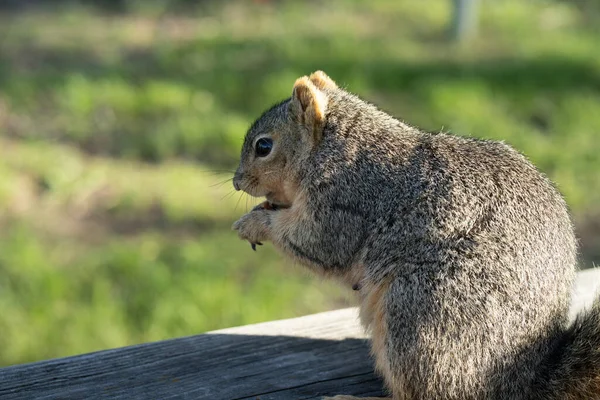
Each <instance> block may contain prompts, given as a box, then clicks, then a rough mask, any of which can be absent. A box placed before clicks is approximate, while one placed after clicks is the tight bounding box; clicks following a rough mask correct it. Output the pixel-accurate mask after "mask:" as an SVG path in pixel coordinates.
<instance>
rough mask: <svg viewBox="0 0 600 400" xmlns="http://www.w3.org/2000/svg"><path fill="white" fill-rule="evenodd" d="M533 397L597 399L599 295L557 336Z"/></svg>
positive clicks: (599, 391) (599, 387)
mask: <svg viewBox="0 0 600 400" xmlns="http://www.w3.org/2000/svg"><path fill="white" fill-rule="evenodd" d="M548 364H550V365H546V367H549V368H548V369H547V372H548V373H547V374H545V377H544V378H543V382H540V389H541V390H540V393H538V396H537V397H536V400H537V399H540V400H541V399H547V400H559V399H560V400H575V399H582V400H583V399H590V400H591V399H600V298H597V299H596V301H595V302H594V304H593V306H592V307H591V308H590V309H588V310H586V311H583V312H581V313H580V314H579V315H578V316H577V318H576V319H575V321H574V322H573V323H572V324H571V326H570V327H568V328H567V329H566V330H565V331H564V332H563V333H562V335H561V337H560V338H559V340H558V343H557V346H556V347H555V350H554V352H553V353H552V354H550V358H549V360H548Z"/></svg>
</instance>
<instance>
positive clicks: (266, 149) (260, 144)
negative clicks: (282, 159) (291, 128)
mask: <svg viewBox="0 0 600 400" xmlns="http://www.w3.org/2000/svg"><path fill="white" fill-rule="evenodd" d="M272 148H273V140H272V139H270V138H260V139H258V141H257V142H256V156H257V157H266V156H268V155H269V153H270V152H271V149H272Z"/></svg>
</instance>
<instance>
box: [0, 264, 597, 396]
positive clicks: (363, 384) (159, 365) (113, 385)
mask: <svg viewBox="0 0 600 400" xmlns="http://www.w3.org/2000/svg"><path fill="white" fill-rule="evenodd" d="M599 289H600V269H596V270H589V271H583V272H580V273H579V276H578V279H577V283H576V285H575V288H574V297H573V314H574V313H575V311H576V310H581V309H582V308H584V307H585V306H586V305H589V304H590V303H591V301H592V300H593V298H594V294H595V293H596V292H597V291H598V290H599ZM340 393H344V394H353V395H357V396H378V395H382V385H381V381H380V380H379V379H378V378H377V377H376V376H375V375H374V374H373V369H372V364H371V361H370V358H369V351H368V346H367V343H366V340H365V335H364V333H363V331H362V329H361V328H360V326H359V324H358V320H357V314H356V310H355V309H352V308H350V309H344V310H337V311H331V312H326V313H321V314H315V315H310V316H306V317H301V318H295V319H290V320H282V321H273V322H266V323H262V324H256V325H250V326H245V327H239V328H231V329H224V330H220V331H215V332H210V333H207V334H204V335H198V336H192V337H185V338H180V339H173V340H167V341H163V342H157V343H149V344H143V345H138V346H131V347H126V348H122V349H114V350H106V351H101V352H97V353H91V354H85V355H80V356H75V357H68V358H62V359H55V360H49V361H42V362H38V363H32V364H25V365H18V366H13V367H7V368H3V369H0V399H3V400H4V399H6V400H12V399H211V400H219V399H236V400H242V399H248V400H249V399H261V400H269V399H270V400H278V399H319V398H320V397H321V396H323V395H333V394H340Z"/></svg>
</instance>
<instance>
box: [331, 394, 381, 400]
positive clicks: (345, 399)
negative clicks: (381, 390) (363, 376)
mask: <svg viewBox="0 0 600 400" xmlns="http://www.w3.org/2000/svg"><path fill="white" fill-rule="evenodd" d="M321 400H392V398H391V397H354V396H347V395H345V394H338V395H337V396H333V397H322V398H321Z"/></svg>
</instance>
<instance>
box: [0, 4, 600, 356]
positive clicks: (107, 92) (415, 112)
mask: <svg viewBox="0 0 600 400" xmlns="http://www.w3.org/2000/svg"><path fill="white" fill-rule="evenodd" d="M459 5H460V4H459V3H457V2H453V1H451V0H421V1H409V0H405V1H400V0H378V1H367V0H364V1H358V0H354V1H348V0H343V1H342V0H321V1H318V0H306V1H275V0H271V1H268V0H263V1H250V0H246V1H242V0H239V1H183V0H179V1H159V0H144V1H128V0H120V1H119V0H112V1H111V0H103V1H100V0H98V1H67V0H62V1H61V0H54V1H51V0H47V1H42V0H38V1H35V0H30V1H27V0H11V1H7V0H0V223H1V225H2V226H1V229H0V236H1V238H0V366H6V365H10V364H15V363H23V362H28V361H33V360H39V359H46V358H51V357H58V356H66V355H71V354H77V353H82V352H89V351H93V350H99V349H105V348H110V347H117V346H124V345H129V344H134V343H140V342H147V341H154V340H160V339H166V338H171V337H176V336H182V335H191V334H196V333H201V332H205V331H208V330H213V329H217V328H222V327H228V326H235V325H241V324H248V323H253V322H259V321H265V320H271V319H279V318H284V317H293V316H299V315H303V314H308V313H312V312H317V311H322V310H327V309H333V308H336V307H344V306H347V305H348V304H349V303H348V301H347V297H346V295H345V294H344V292H343V291H342V290H341V289H340V288H338V287H336V286H335V285H333V284H331V283H329V282H322V281H320V280H319V279H317V278H315V277H312V276H309V274H308V273H306V272H305V271H303V270H302V268H300V267H297V266H293V265H291V264H290V263H289V262H288V261H287V260H285V259H283V258H282V257H280V256H279V255H277V254H276V253H275V252H274V251H273V248H272V246H270V245H269V244H267V245H265V246H263V247H260V248H258V251H257V252H256V253H254V252H252V251H251V249H250V246H249V245H248V244H247V243H244V242H241V241H240V240H238V239H237V237H236V235H235V234H234V233H233V232H231V231H230V226H231V223H232V222H233V221H234V220H236V219H237V218H238V217H239V216H240V215H241V214H242V213H244V212H245V211H247V210H248V209H249V208H250V207H251V205H253V204H255V203H257V200H254V199H248V198H246V197H242V196H241V195H240V194H239V193H234V192H233V188H232V185H231V182H230V181H228V179H229V178H230V177H231V176H232V173H233V170H234V169H235V167H236V164H237V157H238V154H239V150H240V147H241V142H242V138H243V136H244V134H245V132H246V129H247V128H248V126H249V125H250V123H251V122H252V121H253V120H254V119H255V118H256V117H258V116H259V114H260V113H261V111H263V110H264V109H265V108H267V107H268V106H270V105H271V104H272V103H274V102H276V101H279V100H281V99H283V98H285V97H288V96H289V95H290V93H291V89H292V85H293V82H294V80H295V79H296V78H297V77H299V76H301V75H305V74H309V73H310V72H312V71H314V70H316V69H323V70H324V71H326V72H327V73H328V74H329V75H330V76H331V77H332V78H333V79H334V80H335V81H337V82H338V83H339V84H341V85H343V86H345V87H347V88H349V89H350V90H351V91H353V92H355V93H358V94H360V95H361V96H362V97H363V98H366V99H368V100H370V101H372V102H375V103H376V104H378V105H380V106H381V107H382V108H383V109H384V110H387V111H389V112H391V113H392V114H394V115H396V116H398V117H400V118H402V119H404V120H406V121H407V122H409V123H412V124H415V125H418V126H421V127H422V128H425V129H428V130H440V129H444V130H448V131H451V132H454V133H456V134H460V135H473V136H478V137H485V138H493V139H500V140H504V141H506V142H508V143H510V144H512V145H513V146H514V147H516V148H517V149H519V150H520V151H522V152H524V153H526V154H527V155H528V157H530V158H531V159H532V160H533V161H534V162H535V163H536V164H537V165H538V166H539V167H540V168H541V169H542V170H543V171H544V172H545V173H547V174H548V175H549V176H550V177H551V178H552V179H554V180H555V181H556V182H557V185H558V186H559V188H560V189H561V190H562V192H563V193H564V194H565V196H566V198H567V201H568V203H569V205H570V207H571V209H572V212H573V215H574V220H575V222H576V227H577V232H578V235H579V237H580V244H581V252H582V254H581V267H582V268H586V267H591V266H593V265H594V264H595V263H599V262H600V2H599V1H596V0H587V1H585V0H571V1H566V0H565V1H558V0H555V1H552V0H529V1H522V0H480V1H479V2H478V4H477V9H476V10H474V11H473V12H471V13H469V10H468V9H463V11H464V12H463V13H458V14H457V13H456V9H457V7H458V6H459ZM463 6H464V4H463Z"/></svg>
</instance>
